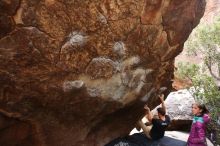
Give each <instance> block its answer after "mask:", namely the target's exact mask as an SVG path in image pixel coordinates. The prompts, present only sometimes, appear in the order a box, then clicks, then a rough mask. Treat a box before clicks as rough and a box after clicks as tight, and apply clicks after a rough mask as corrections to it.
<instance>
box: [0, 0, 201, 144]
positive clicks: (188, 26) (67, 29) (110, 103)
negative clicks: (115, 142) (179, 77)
mask: <svg viewBox="0 0 220 146" xmlns="http://www.w3.org/2000/svg"><path fill="white" fill-rule="evenodd" d="M204 10H205V0H139V1H137V0H95V1H94V0H1V1H0V64H1V66H0V145H4V146H9V145H10V146H12V145H17V146H30V145H31V146H81V145H83V146H85V145H89V146H91V145H93V146H102V145H104V144H106V143H107V142H109V141H110V140H112V139H114V138H116V137H119V136H123V135H127V134H128V133H129V132H130V130H131V129H132V128H133V127H134V124H135V122H136V121H137V120H138V119H139V118H141V117H142V116H143V113H144V111H143V105H144V104H145V103H148V105H149V106H150V107H151V108H153V107H155V106H156V105H157V104H158V103H159V101H158V99H157V98H155V97H156V96H157V94H158V92H159V90H160V88H162V87H166V88H167V90H166V94H168V93H169V92H170V90H171V84H172V78H173V70H174V66H173V64H174V58H175V57H176V56H177V55H178V54H179V53H180V52H181V51H182V48H183V44H184V41H185V40H186V39H187V38H188V36H189V34H190V33H191V31H192V29H193V28H194V27H195V26H196V25H197V24H198V23H199V21H200V18H201V17H202V16H203V13H204Z"/></svg>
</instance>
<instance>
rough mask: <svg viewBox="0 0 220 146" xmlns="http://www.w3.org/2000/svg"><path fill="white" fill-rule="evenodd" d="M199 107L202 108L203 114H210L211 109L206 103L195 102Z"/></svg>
mask: <svg viewBox="0 0 220 146" xmlns="http://www.w3.org/2000/svg"><path fill="white" fill-rule="evenodd" d="M195 104H196V105H197V106H198V108H199V109H201V110H202V113H201V114H202V115H204V114H208V113H209V110H208V109H207V108H206V106H205V105H204V104H200V103H195Z"/></svg>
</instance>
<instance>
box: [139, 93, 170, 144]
mask: <svg viewBox="0 0 220 146" xmlns="http://www.w3.org/2000/svg"><path fill="white" fill-rule="evenodd" d="M159 98H160V101H161V105H162V107H159V108H157V112H158V117H153V115H152V113H151V111H150V109H149V107H148V106H147V105H145V106H144V109H145V110H146V118H147V120H148V121H149V123H150V124H151V125H150V126H146V125H145V124H144V123H143V122H142V120H139V121H138V122H137V125H138V126H140V127H141V128H142V129H143V132H144V133H145V135H146V136H147V137H148V138H149V139H151V140H158V139H160V138H162V137H163V136H164V133H165V129H166V127H167V126H168V125H169V123H170V117H169V116H168V115H166V106H165V103H164V95H163V94H161V95H160V96H159Z"/></svg>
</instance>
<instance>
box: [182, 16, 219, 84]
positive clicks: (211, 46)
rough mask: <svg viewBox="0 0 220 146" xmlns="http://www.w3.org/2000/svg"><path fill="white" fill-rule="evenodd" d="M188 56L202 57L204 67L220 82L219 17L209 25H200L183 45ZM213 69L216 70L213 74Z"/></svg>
mask: <svg viewBox="0 0 220 146" xmlns="http://www.w3.org/2000/svg"><path fill="white" fill-rule="evenodd" d="M185 48H186V49H187V53H188V55H198V54H199V55H202V58H203V62H204V65H205V66H206V67H207V69H208V70H209V72H210V73H211V75H212V76H213V77H214V78H216V79H217V80H219V81H220V17H217V18H216V19H215V21H214V22H213V23H211V24H200V25H199V26H198V27H196V28H195V29H194V30H193V32H192V34H191V35H190V37H189V39H188V40H187V41H186V43H185ZM213 68H214V69H216V68H217V69H218V70H217V72H218V73H216V71H214V72H213Z"/></svg>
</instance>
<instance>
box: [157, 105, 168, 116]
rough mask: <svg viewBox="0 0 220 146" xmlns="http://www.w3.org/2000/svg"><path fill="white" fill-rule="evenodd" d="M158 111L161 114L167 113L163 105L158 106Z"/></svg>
mask: <svg viewBox="0 0 220 146" xmlns="http://www.w3.org/2000/svg"><path fill="white" fill-rule="evenodd" d="M157 112H158V113H159V114H161V115H162V116H165V114H166V112H165V110H164V109H163V108H161V107H159V108H157Z"/></svg>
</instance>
